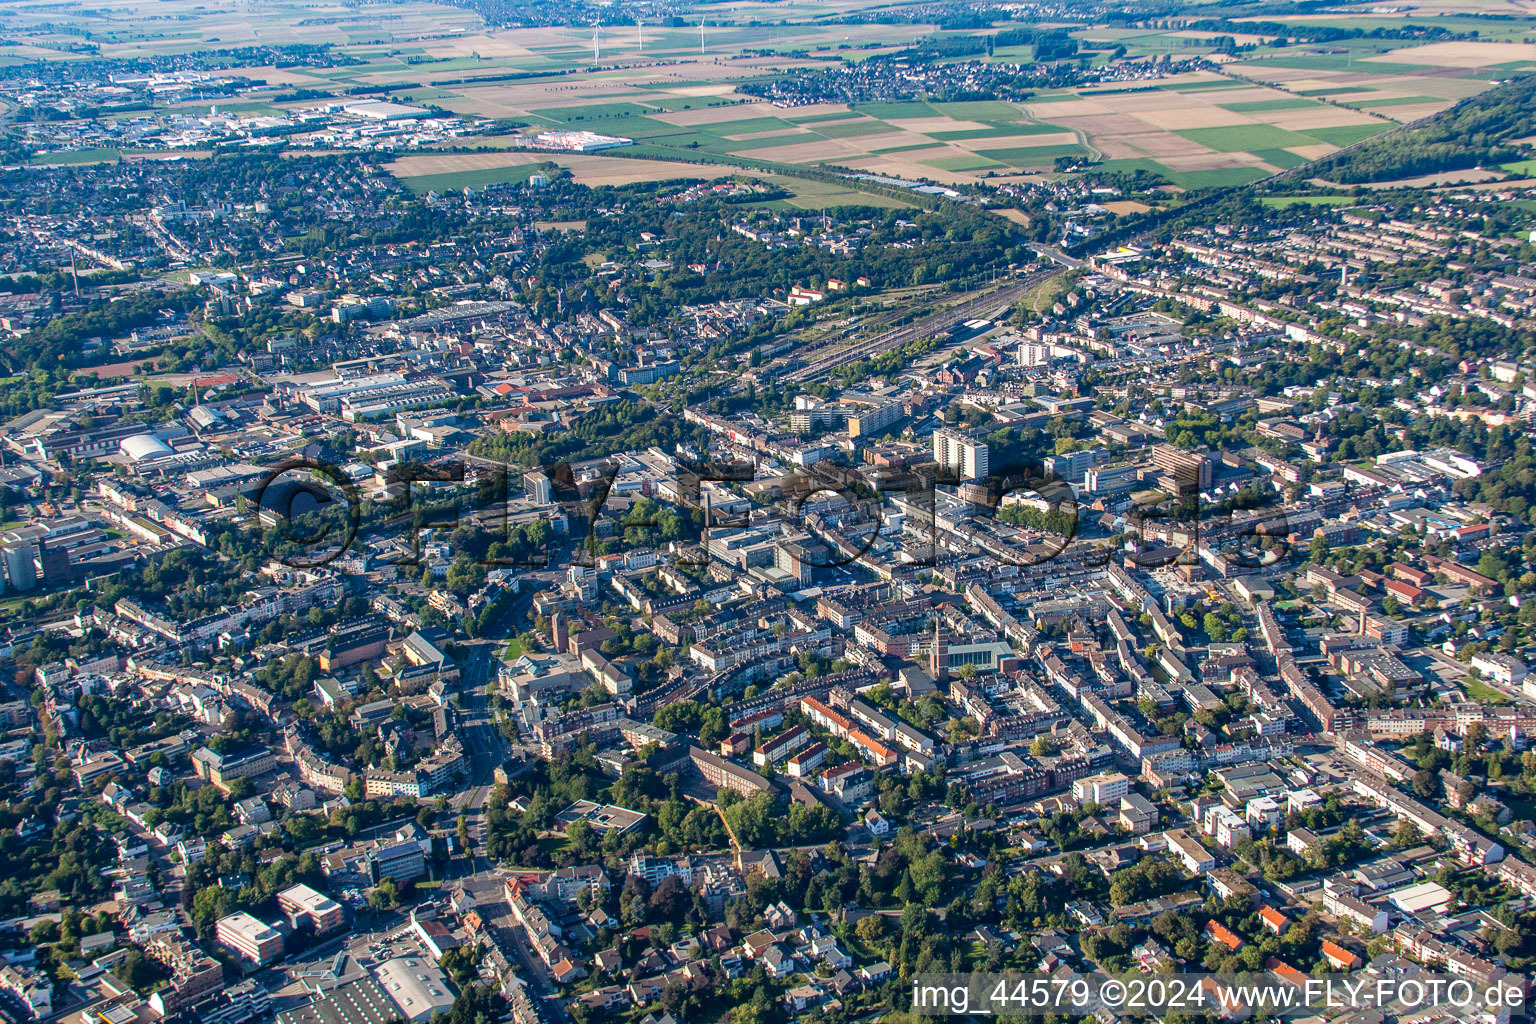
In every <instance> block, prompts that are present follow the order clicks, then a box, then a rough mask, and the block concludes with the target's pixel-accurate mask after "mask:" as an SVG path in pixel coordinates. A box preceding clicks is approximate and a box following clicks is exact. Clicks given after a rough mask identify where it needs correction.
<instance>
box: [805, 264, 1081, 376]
mask: <svg viewBox="0 0 1536 1024" xmlns="http://www.w3.org/2000/svg"><path fill="white" fill-rule="evenodd" d="M1053 273H1056V271H1054V270H1051V271H1041V272H1037V273H1034V274H1030V275H1029V276H1028V277H1022V278H1019V279H1018V280H1017V281H1013V282H1010V283H1009V284H1006V285H1004V286H1003V287H1001V288H994V289H990V290H988V291H984V292H980V293H975V294H972V295H971V296H970V297H968V298H966V299H964V300H962V301H961V302H959V303H957V304H955V305H952V306H947V307H945V308H944V309H941V310H938V311H936V312H934V313H930V314H928V315H927V316H924V317H922V318H920V319H918V320H915V321H913V322H912V323H910V324H906V325H904V326H902V327H897V328H893V329H892V330H889V331H884V332H882V333H880V334H877V335H875V336H874V337H873V338H869V339H867V340H865V341H861V342H858V343H857V344H854V345H849V346H847V347H846V348H842V349H839V350H838V351H836V352H833V353H831V354H829V355H826V356H823V357H821V358H813V359H811V361H809V362H807V363H806V364H805V365H803V366H801V367H798V368H797V369H794V370H791V371H790V372H789V373H786V374H785V375H784V379H785V380H787V381H790V382H792V383H804V382H805V381H810V380H815V379H816V378H817V377H820V376H823V375H824V374H827V373H830V372H831V371H833V370H836V369H837V368H838V367H841V366H847V365H848V364H849V363H856V362H858V361H860V360H862V359H870V358H873V357H875V356H880V355H884V354H885V353H887V352H891V351H894V350H896V349H898V348H900V347H902V346H903V345H906V344H908V343H909V342H912V341H915V340H917V339H918V338H926V337H933V336H935V335H938V334H942V333H944V332H946V331H948V330H950V328H952V327H954V326H955V325H956V324H959V323H964V322H965V321H967V320H974V319H978V318H981V319H991V318H992V317H993V316H996V315H997V311H998V310H1007V309H1009V308H1011V307H1012V306H1013V305H1014V303H1016V302H1018V300H1019V299H1021V298H1023V297H1024V296H1025V295H1026V294H1028V292H1029V291H1030V289H1032V288H1034V287H1035V285H1037V284H1039V283H1040V282H1041V281H1042V280H1044V279H1045V278H1046V277H1048V276H1050V275H1051V274H1053ZM988 314H991V316H989V315H988Z"/></svg>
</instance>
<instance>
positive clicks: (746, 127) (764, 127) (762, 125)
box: [663, 117, 797, 138]
mask: <svg viewBox="0 0 1536 1024" xmlns="http://www.w3.org/2000/svg"><path fill="white" fill-rule="evenodd" d="M663 123H665V122H663ZM795 127H797V126H796V125H793V124H791V123H790V122H788V121H785V120H783V119H781V118H777V117H744V118H742V119H741V120H740V121H716V122H715V123H714V124H705V125H699V127H698V128H696V129H694V130H695V131H699V132H703V133H705V134H708V135H714V136H716V137H718V138H725V137H726V136H727V135H755V134H757V133H758V132H773V131H788V130H789V129H791V128H795Z"/></svg>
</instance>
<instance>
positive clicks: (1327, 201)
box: [1259, 196, 1357, 210]
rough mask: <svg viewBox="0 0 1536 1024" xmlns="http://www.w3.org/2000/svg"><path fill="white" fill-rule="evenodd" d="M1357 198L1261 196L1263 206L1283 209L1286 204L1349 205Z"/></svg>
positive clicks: (1260, 200)
mask: <svg viewBox="0 0 1536 1024" xmlns="http://www.w3.org/2000/svg"><path fill="white" fill-rule="evenodd" d="M1356 201H1357V200H1356V199H1355V197H1354V196H1261V197H1260V198H1259V202H1260V203H1261V204H1263V205H1264V206H1270V207H1274V208H1275V209H1279V210H1283V209H1285V208H1286V207H1288V206H1349V205H1352V204H1353V203H1355V202H1356Z"/></svg>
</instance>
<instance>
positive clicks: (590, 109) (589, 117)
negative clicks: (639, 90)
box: [529, 100, 656, 127]
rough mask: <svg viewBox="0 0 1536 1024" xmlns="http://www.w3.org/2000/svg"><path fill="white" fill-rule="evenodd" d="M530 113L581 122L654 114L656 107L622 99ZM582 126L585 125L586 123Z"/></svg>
mask: <svg viewBox="0 0 1536 1024" xmlns="http://www.w3.org/2000/svg"><path fill="white" fill-rule="evenodd" d="M529 113H530V114H533V115H534V116H535V117H542V118H544V119H545V120H548V121H553V122H555V123H557V124H581V123H582V122H584V121H595V120H597V119H598V118H605V117H625V116H634V115H636V114H642V115H643V114H654V113H656V109H655V108H654V107H642V106H641V105H640V104H638V103H630V102H628V101H624V100H621V101H619V102H616V103H589V104H586V105H585V106H577V107H548V108H545V109H543V110H531V111H529ZM582 126H583V127H585V125H582Z"/></svg>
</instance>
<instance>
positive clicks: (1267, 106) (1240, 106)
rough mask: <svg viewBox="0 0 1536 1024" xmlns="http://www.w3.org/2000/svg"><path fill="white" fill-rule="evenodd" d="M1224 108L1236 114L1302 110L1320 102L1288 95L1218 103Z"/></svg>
mask: <svg viewBox="0 0 1536 1024" xmlns="http://www.w3.org/2000/svg"><path fill="white" fill-rule="evenodd" d="M1216 105H1217V106H1218V107H1220V108H1221V109H1223V110H1230V111H1232V112H1233V113H1234V114H1263V113H1268V112H1269V111H1271V110H1300V109H1301V108H1303V107H1315V106H1317V105H1318V104H1316V103H1313V102H1312V101H1311V100H1306V99H1302V98H1301V97H1300V96H1287V97H1284V98H1282V99H1278V100H1250V101H1248V102H1244V103H1218V104H1216Z"/></svg>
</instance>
